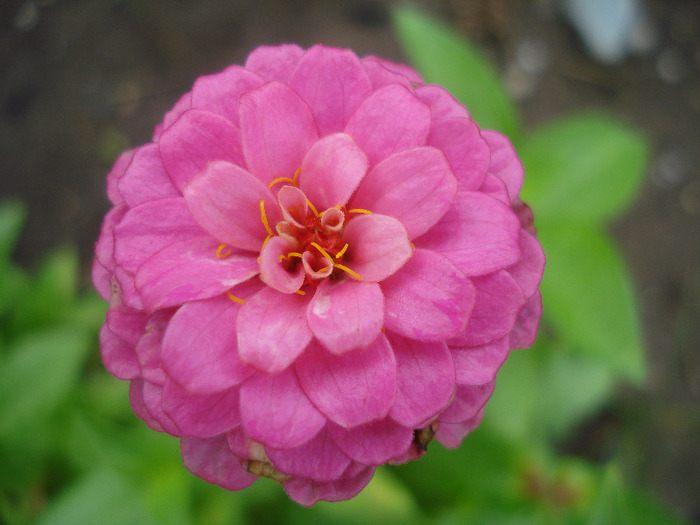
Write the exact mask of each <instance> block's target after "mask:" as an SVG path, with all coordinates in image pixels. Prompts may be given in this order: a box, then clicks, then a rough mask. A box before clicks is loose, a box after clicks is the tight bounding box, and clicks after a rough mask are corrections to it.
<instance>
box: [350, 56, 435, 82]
mask: <svg viewBox="0 0 700 525" xmlns="http://www.w3.org/2000/svg"><path fill="white" fill-rule="evenodd" d="M362 66H363V67H364V68H365V71H366V72H367V75H368V76H369V78H370V80H371V81H372V87H373V88H374V89H375V90H377V89H379V88H381V87H384V86H388V85H390V84H401V85H404V86H406V87H408V88H411V87H413V84H422V83H423V79H422V78H421V77H420V75H419V74H418V73H416V72H415V71H414V70H413V69H411V68H410V67H408V66H404V65H403V64H396V63H395V62H390V61H389V60H384V59H383V58H379V57H376V56H366V57H364V58H363V59H362Z"/></svg>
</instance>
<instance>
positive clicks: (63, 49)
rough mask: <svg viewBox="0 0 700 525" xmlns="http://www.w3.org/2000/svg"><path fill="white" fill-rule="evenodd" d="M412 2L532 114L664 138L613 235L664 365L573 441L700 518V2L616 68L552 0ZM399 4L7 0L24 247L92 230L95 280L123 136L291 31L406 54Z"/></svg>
mask: <svg viewBox="0 0 700 525" xmlns="http://www.w3.org/2000/svg"><path fill="white" fill-rule="evenodd" d="M413 3H414V4H417V5H423V6H425V7H426V8H427V9H428V10H429V11H431V12H432V13H434V14H435V15H436V16H438V17H440V18H441V19H442V20H444V21H447V22H448V23H449V24H450V25H451V26H452V27H454V28H455V29H456V30H458V31H460V32H461V33H462V34H464V35H465V36H467V37H469V38H471V39H472V40H474V41H476V42H477V43H479V44H480V45H481V46H483V48H484V49H485V51H486V52H487V53H488V54H489V56H490V57H491V58H492V59H493V61H494V63H495V64H497V65H498V67H499V69H500V70H501V71H502V73H503V75H504V78H505V79H506V82H507V85H508V87H509V89H510V90H511V92H512V93H513V94H514V96H516V98H517V99H518V101H519V103H520V108H521V111H522V113H523V115H524V121H525V126H526V128H527V129H532V128H533V127H535V126H536V125H538V124H540V123H544V122H546V121H548V120H549V119H551V118H553V117H555V116H557V115H562V114H565V113H567V112H571V111H575V110H579V109H583V108H597V109H602V110H605V111H608V112H610V113H612V114H614V115H616V116H617V117H619V118H620V119H622V120H623V121H625V122H627V123H629V124H633V125H636V126H638V127H639V128H641V129H642V130H643V131H644V133H645V134H646V135H647V136H648V137H649V139H650V142H651V144H652V164H651V166H650V168H649V171H648V174H647V179H646V184H645V187H644V189H643V191H642V192H641V195H640V196H639V199H638V200H637V202H636V204H635V205H634V206H633V207H632V209H631V210H629V212H628V213H627V214H626V215H625V217H624V218H622V219H621V220H620V221H618V222H617V223H616V224H615V225H614V227H613V233H614V235H615V237H616V238H617V239H618V241H619V242H620V244H621V246H622V250H623V252H624V254H625V255H626V258H627V260H628V262H629V264H630V267H631V269H632V272H633V275H634V278H635V284H636V289H637V292H638V296H639V299H640V303H641V310H642V316H643V321H644V330H645V335H646V340H647V343H648V354H649V359H650V362H651V374H650V377H649V380H648V382H647V384H646V386H645V387H644V388H643V389H642V390H634V389H631V388H626V387H621V389H620V391H619V392H618V395H617V396H616V398H615V399H614V400H613V402H612V403H611V405H610V406H609V407H608V408H607V410H606V411H605V412H604V413H603V414H602V415H601V416H599V417H597V418H596V419H595V420H593V421H590V422H588V423H587V424H586V425H585V426H584V428H581V429H580V432H578V433H577V434H576V436H575V437H573V438H571V440H570V441H569V442H568V443H564V444H562V448H563V449H564V450H565V451H566V452H573V453H578V454H583V455H585V456H587V457H590V458H592V459H596V460H605V459H607V458H610V457H612V456H613V455H621V456H622V457H623V459H624V466H625V468H626V470H627V473H628V475H629V476H630V477H632V478H633V479H634V480H635V481H636V482H637V483H639V484H641V485H642V486H646V487H649V488H650V489H651V490H652V491H654V492H655V493H656V494H657V495H659V497H660V498H661V499H663V500H664V501H666V502H667V503H668V504H670V505H672V506H673V507H674V508H675V509H677V510H678V511H679V512H680V513H682V514H683V515H685V516H686V517H688V518H690V519H691V520H694V521H695V522H698V523H700V496H699V495H700V406H699V405H698V401H699V399H700V153H699V149H700V148H698V143H699V142H700V74H699V73H700V34H699V32H700V2H698V1H697V0H653V1H652V0H649V2H648V3H647V8H648V12H649V14H650V17H651V22H652V26H651V29H652V31H651V34H650V35H647V36H648V37H649V41H648V42H647V44H648V48H647V49H646V51H645V52H643V53H641V54H636V55H633V56H630V57H628V58H627V59H626V60H624V61H622V62H621V63H618V64H616V65H603V64H600V63H598V62H596V61H595V60H593V59H592V58H591V57H590V56H589V55H588V54H587V53H586V51H585V49H584V47H583V45H582V43H581V41H580V39H579V38H578V36H577V34H576V33H575V32H574V30H573V29H572V28H571V27H570V26H569V25H567V23H566V21H565V20H564V19H563V18H562V16H561V15H560V12H559V11H558V10H557V8H556V3H555V1H554V0H539V1H532V2H526V1H522V0H520V1H518V0H462V1H460V0H443V1H433V2H429V1H415V2H413ZM391 4H392V2H389V1H379V0H376V1H371V0H353V1H350V0H347V1H337V2H336V1H333V2H331V1H324V0H261V1H255V0H249V1H245V0H229V1H221V2H206V1H197V2H190V1H187V0H167V1H166V0H158V1H139V0H102V1H88V0H22V1H16V0H3V1H2V2H0V199H5V198H7V197H10V196H13V197H18V198H20V199H21V200H23V201H25V202H26V203H28V205H29V218H28V223H27V226H26V228H25V231H24V234H23V236H22V238H21V240H20V244H19V248H18V250H17V253H16V257H17V259H18V260H19V261H20V262H22V263H24V264H27V265H30V266H31V265H33V264H35V263H36V262H38V261H39V260H40V259H41V258H42V256H43V255H45V254H46V253H47V252H48V251H50V250H51V249H53V248H55V247H57V246H59V245H61V244H73V245H77V246H78V247H79V249H80V255H81V261H82V263H83V268H84V282H85V284H86V286H87V285H88V283H89V278H88V273H89V264H90V260H91V257H92V247H93V244H94V241H95V240H96V238H97V235H98V232H99V226H100V222H101V219H102V216H103V214H104V213H105V212H106V210H107V208H108V202H107V200H106V197H105V195H104V189H105V178H104V177H105V174H106V173H107V171H108V170H109V168H110V166H111V163H112V161H113V160H114V158H115V157H116V155H117V154H118V153H119V152H120V151H121V150H123V149H126V148H127V147H131V146H136V145H139V144H141V143H143V142H146V141H148V140H149V138H150V135H151V132H152V129H153V127H154V125H155V124H156V123H157V122H159V121H160V119H161V117H162V115H163V114H164V112H165V111H166V110H167V109H169V108H170V107H171V106H172V104H173V103H174V102H175V101H176V100H177V99H178V98H179V96H180V95H181V94H182V93H184V92H185V91H188V90H189V89H190V87H191V85H192V83H193V81H194V80H195V78H196V77H197V76H199V75H202V74H207V73H213V72H216V71H218V70H220V69H223V68H224V67H225V66H227V65H229V64H232V63H242V62H243V61H244V60H245V57H246V55H247V54H248V53H249V52H250V51H251V50H252V49H253V48H255V47H257V46H258V45H261V44H276V43H282V42H295V43H298V44H300V45H301V46H303V47H308V46H310V45H312V44H314V43H318V42H320V43H324V44H327V45H332V46H338V47H350V48H352V49H354V50H355V51H356V52H357V53H358V54H359V55H366V54H376V55H380V56H383V57H385V58H388V59H393V60H396V61H405V57H403V56H402V54H401V51H400V48H399V46H398V43H397V40H396V38H395V37H394V35H393V33H392V31H391V25H390V13H389V8H390V6H391ZM535 212H536V210H535ZM591 329H595V327H591Z"/></svg>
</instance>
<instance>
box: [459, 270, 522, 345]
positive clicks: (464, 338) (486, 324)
mask: <svg viewBox="0 0 700 525" xmlns="http://www.w3.org/2000/svg"><path fill="white" fill-rule="evenodd" d="M472 283H473V284H474V286H475V287H476V305H475V306H474V311H473V312H472V316H471V319H470V320H469V324H468V325H467V329H466V330H465V331H464V332H462V333H461V334H460V335H458V336H457V337H455V338H453V339H451V340H449V341H448V344H449V345H450V346H481V345H484V344H486V343H489V342H491V341H495V340H496V339H500V338H501V337H503V336H504V335H506V334H508V332H510V331H511V329H512V328H513V325H514V324H515V320H516V319H517V317H518V314H519V313H520V310H522V308H523V306H524V305H525V296H524V295H523V292H522V290H520V287H519V286H518V283H516V282H515V279H513V278H512V277H511V276H510V274H508V272H506V271H505V270H502V271H500V272H496V273H493V274H491V275H486V276H484V277H474V278H472Z"/></svg>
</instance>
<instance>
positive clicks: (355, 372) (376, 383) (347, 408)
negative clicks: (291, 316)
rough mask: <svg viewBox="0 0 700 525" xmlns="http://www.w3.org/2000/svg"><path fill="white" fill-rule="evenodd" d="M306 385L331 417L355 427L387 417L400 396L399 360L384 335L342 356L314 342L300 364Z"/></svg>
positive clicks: (341, 424) (341, 423)
mask: <svg viewBox="0 0 700 525" xmlns="http://www.w3.org/2000/svg"><path fill="white" fill-rule="evenodd" d="M295 368H296V372H297V375H298V376H299V381H300V383H301V386H302V388H303V389H304V391H305V392H306V395H308V396H309V399H310V400H311V402H312V403H313V404H314V405H316V407H317V408H318V409H319V410H320V411H321V412H323V413H324V414H325V415H326V416H327V417H328V418H329V419H331V420H332V421H334V422H335V423H337V424H339V425H340V426H343V427H354V426H357V425H362V424H363V423H367V422H369V421H373V420H376V419H383V418H384V417H385V416H386V415H387V414H388V413H389V409H390V408H391V406H392V405H393V404H394V399H395V397H396V360H395V358H394V353H393V352H392V350H391V346H390V345H389V342H388V341H387V339H386V337H385V336H384V335H379V337H377V339H376V340H375V341H374V343H373V344H372V345H371V346H370V347H369V348H367V349H366V350H362V351H355V352H348V353H347V354H344V355H342V356H338V355H335V354H331V353H330V352H328V351H327V350H325V349H324V348H323V347H322V346H321V345H320V344H318V343H316V342H312V343H311V344H310V345H309V347H308V348H307V349H306V352H304V353H303V354H302V355H301V356H300V357H299V359H297V363H296V367H295Z"/></svg>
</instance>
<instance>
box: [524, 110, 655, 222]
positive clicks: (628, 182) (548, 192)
mask: <svg viewBox="0 0 700 525" xmlns="http://www.w3.org/2000/svg"><path fill="white" fill-rule="evenodd" d="M519 151H520V158H521V159H522V162H523V165H524V166H525V186H524V188H523V192H522V198H523V200H524V201H525V202H527V203H528V204H529V205H530V206H531V207H532V209H533V210H535V216H536V217H537V219H538V220H540V219H549V220H551V219H558V218H570V219H574V218H575V219H580V220H584V221H595V222H601V221H606V220H609V219H611V218H612V217H614V216H616V215H618V214H620V213H621V212H622V211H623V210H624V209H625V208H626V207H627V206H628V205H629V204H630V202H631V201H632V199H634V197H635V196H636V194H637V192H638V190H639V188H640V186H641V184H642V182H643V180H644V174H645V171H646V166H647V159H648V151H647V143H646V140H645V139H644V137H643V136H642V135H641V134H640V133H638V132H637V131H635V130H634V129H632V128H630V127H628V126H626V125H624V124H622V123H620V122H618V121H617V120H615V119H613V118H611V117H609V116H607V115H602V114H591V113H577V114H574V115H570V116H568V117H565V118H562V119H560V120H558V121H555V122H552V123H550V124H548V125H546V126H544V127H543V128H541V129H539V130H538V131H536V132H534V133H532V134H530V135H529V136H528V137H527V138H526V140H525V141H524V142H523V144H522V147H521V148H519Z"/></svg>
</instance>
